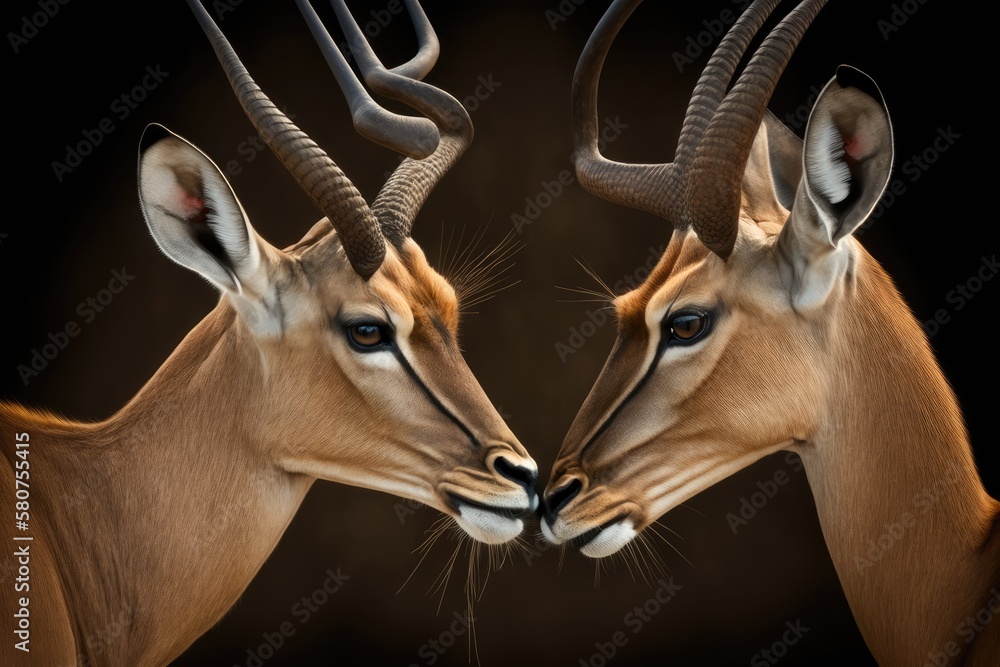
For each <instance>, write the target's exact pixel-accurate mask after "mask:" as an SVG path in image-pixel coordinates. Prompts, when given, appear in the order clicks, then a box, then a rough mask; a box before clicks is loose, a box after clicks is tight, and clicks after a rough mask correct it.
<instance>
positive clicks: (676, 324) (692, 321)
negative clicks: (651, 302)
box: [667, 312, 709, 343]
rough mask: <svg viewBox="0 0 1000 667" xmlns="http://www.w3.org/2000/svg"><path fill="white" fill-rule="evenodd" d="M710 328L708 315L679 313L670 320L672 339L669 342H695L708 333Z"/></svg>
mask: <svg viewBox="0 0 1000 667" xmlns="http://www.w3.org/2000/svg"><path fill="white" fill-rule="evenodd" d="M708 327H709V315H708V313H701V312H686V313H679V314H677V315H674V316H673V317H672V318H671V320H670V338H669V340H668V341H667V342H668V343H669V342H677V343H691V342H694V341H696V340H698V339H699V338H701V337H702V336H704V335H705V333H707V332H708Z"/></svg>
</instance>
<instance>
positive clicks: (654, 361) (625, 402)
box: [580, 278, 687, 463]
mask: <svg viewBox="0 0 1000 667" xmlns="http://www.w3.org/2000/svg"><path fill="white" fill-rule="evenodd" d="M686 286H687V278H685V279H684V282H683V283H681V287H680V289H679V290H677V294H675V295H674V298H673V300H672V301H671V302H670V305H668V306H667V310H666V314H667V315H669V314H670V312H671V311H672V310H673V308H674V304H676V303H677V300H678V299H679V298H680V297H681V295H682V294H684V288H685V287H686ZM643 326H645V318H643ZM666 349H667V346H666V345H664V344H663V340H662V337H661V340H660V341H659V343H658V344H657V346H656V353H655V354H654V355H653V359H652V361H651V362H650V364H649V367H648V368H647V369H646V371H645V372H644V373H643V375H642V378H641V379H640V380H639V382H637V383H636V385H635V386H634V387H632V390H631V391H630V392H629V393H628V394H626V396H625V398H624V399H622V401H621V403H619V404H618V405H617V406H615V409H614V410H612V411H611V414H610V415H608V418H607V419H605V420H604V423H603V424H601V426H600V427H599V428H598V429H597V430H596V431H594V435H592V436H591V437H590V438H589V439H588V440H587V442H586V443H585V444H584V445H583V447H582V448H581V449H580V462H581V463H582V461H583V456H584V454H586V452H587V449H588V448H589V447H590V446H591V445H592V444H594V442H595V441H596V440H597V438H598V437H600V435H601V434H602V433H604V432H605V431H606V430H608V428H610V426H611V424H612V422H614V420H615V418H617V417H618V415H619V414H620V413H621V411H622V410H623V409H624V408H625V406H626V405H628V403H629V401H631V400H632V399H633V398H634V397H635V396H636V395H637V394H638V393H639V391H640V390H641V389H642V388H643V387H644V386H646V383H647V382H648V381H649V378H651V377H652V376H653V372H654V371H655V370H656V367H657V365H658V364H659V363H660V359H662V358H663V354H664V352H666Z"/></svg>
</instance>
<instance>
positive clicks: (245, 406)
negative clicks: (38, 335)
mask: <svg viewBox="0 0 1000 667" xmlns="http://www.w3.org/2000/svg"><path fill="white" fill-rule="evenodd" d="M270 254H271V255H272V256H269V257H268V258H267V260H268V262H269V266H268V269H267V270H268V275H269V281H268V282H269V283H270V284H271V285H275V286H277V290H278V293H280V295H281V299H280V303H281V309H282V310H281V322H282V326H281V334H280V335H279V336H259V335H256V334H255V333H254V332H253V331H252V330H251V328H250V327H249V326H248V325H247V324H246V322H245V321H244V319H243V318H242V317H241V316H240V314H239V313H238V312H237V308H235V307H234V303H233V299H234V297H231V296H224V297H223V298H222V300H221V301H220V303H219V305H218V306H217V307H216V308H215V309H214V310H213V311H212V312H211V313H210V314H209V315H208V316H207V317H206V318H205V319H204V320H203V321H202V322H201V323H200V324H199V325H198V326H197V327H195V328H194V330H192V331H191V333H190V334H189V335H188V336H187V337H186V338H185V339H184V341H183V342H182V343H181V344H180V345H179V346H178V348H177V349H176V350H175V351H174V353H173V354H172V355H171V356H170V358H169V359H168V360H167V361H166V362H165V363H164V364H163V366H162V367H161V368H160V369H159V371H157V373H156V374H155V375H154V377H153V378H152V379H151V380H150V381H149V382H148V383H147V384H146V385H145V386H144V387H143V388H142V389H141V390H140V392H139V393H138V394H137V395H136V396H135V397H134V398H133V399H132V400H131V401H130V402H129V403H128V404H127V405H126V406H124V407H123V408H122V409H121V410H119V411H118V412H117V413H115V414H114V415H112V416H111V417H109V418H108V419H106V420H104V421H100V422H96V423H80V422H75V421H71V420H68V419H63V418H60V417H58V416H55V415H53V414H51V413H47V412H39V411H33V410H30V409H28V408H25V407H23V406H20V405H16V404H9V403H2V404H0V450H2V451H3V455H4V458H5V461H6V465H4V466H0V468H2V470H3V472H2V473H0V474H2V476H3V497H4V498H13V494H14V488H13V484H14V482H13V478H12V475H11V468H13V466H14V463H15V460H16V459H15V454H14V451H15V450H14V441H15V434H16V433H28V434H29V436H30V443H31V445H30V455H29V460H30V465H31V467H30V472H31V510H32V515H31V522H30V525H31V531H30V534H31V535H32V536H33V537H34V542H32V543H31V545H32V546H31V549H32V554H33V556H32V561H31V568H32V580H31V582H32V589H31V593H30V594H31V609H32V613H33V616H32V619H33V626H32V627H33V630H34V632H33V634H32V642H31V653H30V655H25V654H21V653H20V652H17V653H16V654H15V652H14V651H13V649H12V642H11V641H10V640H9V639H8V640H6V641H5V642H4V644H3V648H2V649H0V662H2V663H3V664H4V665H13V664H21V663H26V664H27V663H28V662H30V664H46V665H71V664H84V663H85V664H89V665H140V664H141V665H163V664H167V663H168V662H170V661H171V660H172V659H173V658H175V657H176V656H178V655H179V654H180V653H181V652H182V651H183V650H184V649H185V648H187V647H188V646H189V645H190V644H191V643H192V642H193V641H194V640H195V639H196V638H197V637H198V636H199V635H201V634H202V633H204V632H205V631H206V630H208V629H209V628H210V627H211V626H212V625H213V624H214V623H216V622H217V621H218V620H219V619H220V618H221V617H222V615H223V614H224V613H225V612H226V611H227V610H228V609H229V608H230V607H231V606H232V604H233V603H234V602H235V601H236V599H237V598H238V597H239V595H240V594H241V593H242V591H243V590H244V589H245V588H246V586H247V585H248V584H249V582H250V580H251V579H252V578H253V576H254V575H255V574H256V573H257V571H258V570H259V568H260V567H261V565H262V564H263V562H264V560H265V559H266V558H267V556H268V554H270V552H271V551H272V549H273V548H274V547H275V545H276V544H277V542H278V539H279V538H280V537H281V535H282V533H283V532H284V530H285V528H286V527H287V526H288V523H289V521H290V520H291V518H292V516H293V515H294V514H295V511H296V510H297V508H298V506H299V504H300V503H301V501H302V499H303V497H304V496H305V494H306V492H307V491H308V490H309V488H310V486H311V485H312V483H313V481H314V480H315V479H316V478H324V479H330V480H334V481H340V482H344V483H348V484H354V485H359V486H364V487H368V488H374V489H380V490H384V491H388V492H390V493H396V494H398V495H403V496H406V497H410V498H413V499H416V500H418V501H421V502H423V503H426V504H428V505H431V506H433V507H436V508H437V509H439V510H441V511H442V512H445V513H447V514H449V515H452V516H457V514H458V512H457V510H456V509H455V507H454V506H453V504H452V502H451V500H450V498H449V496H448V493H449V492H458V493H460V494H461V495H462V496H464V497H466V498H468V499H470V500H473V501H476V502H480V503H483V504H490V505H501V506H507V507H515V506H523V505H525V504H526V503H527V499H526V498H525V492H524V489H523V488H521V487H520V486H519V485H517V484H515V483H514V482H512V481H510V480H508V479H506V478H504V477H502V476H500V475H498V474H496V473H495V470H494V469H493V467H492V466H493V462H494V461H495V460H496V457H497V456H499V455H500V454H503V455H504V456H505V457H506V458H507V459H508V460H509V461H511V462H513V463H515V464H520V465H525V466H530V467H534V462H532V461H531V459H530V457H528V455H527V453H526V452H525V451H524V449H523V447H521V445H520V443H518V442H517V439H516V438H515V437H514V435H513V434H512V433H511V432H510V430H509V429H508V428H507V426H506V425H505V424H504V422H503V420H502V419H501V418H500V416H499V414H497V412H496V410H494V409H493V407H492V405H491V403H490V401H489V399H488V398H487V397H486V395H485V394H484V393H483V391H482V389H481V388H480V386H479V384H478V383H477V382H476V380H475V378H474V377H473V376H472V373H471V372H470V371H469V369H468V366H467V365H466V364H465V362H464V360H463V359H462V357H461V354H460V353H459V351H458V347H457V342H456V340H455V338H456V336H457V326H458V316H457V308H458V306H457V303H456V300H455V296H454V292H453V291H452V290H451V287H450V286H449V285H448V284H447V282H446V281H445V280H444V279H443V278H442V277H441V276H439V275H438V274H437V273H435V272H434V271H433V269H431V268H430V267H429V266H428V264H427V262H426V260H425V258H424V256H423V254H422V252H421V251H420V249H419V248H418V247H417V246H416V244H415V243H413V242H412V241H410V240H407V241H406V244H405V245H404V247H403V248H402V250H401V251H398V252H397V251H395V250H393V249H390V252H389V254H388V256H387V257H386V260H385V263H384V265H383V267H382V269H380V271H379V272H378V273H376V274H375V276H373V278H372V279H371V280H370V281H368V282H365V281H363V280H361V279H360V278H359V277H358V276H357V274H356V273H354V272H353V270H352V269H351V267H350V266H349V265H348V264H347V262H346V261H345V259H344V257H343V253H342V250H341V248H340V245H339V242H338V241H337V238H336V235H335V234H333V233H332V231H331V229H330V226H329V223H327V222H325V221H323V222H321V223H319V224H318V225H317V226H316V227H315V228H314V229H313V230H312V231H311V232H310V233H309V234H308V235H307V236H306V237H305V238H304V239H303V240H302V241H301V242H300V243H299V244H297V245H296V246H293V247H292V248H289V249H286V251H284V252H283V253H279V252H274V253H270ZM240 298H243V297H240ZM359 308H360V309H362V310H363V311H364V312H375V313H379V312H387V313H389V314H390V315H391V317H392V318H394V324H395V325H396V329H397V333H398V336H399V341H400V345H401V347H404V348H405V350H404V351H405V354H406V358H407V360H408V362H409V363H410V364H411V365H412V367H413V370H414V372H415V373H416V374H417V375H418V376H420V377H421V379H422V380H423V382H424V383H425V384H426V386H427V387H428V389H429V391H430V392H431V393H432V394H433V395H434V397H435V398H436V399H437V400H438V401H440V403H441V404H442V405H443V406H445V407H446V408H447V409H448V410H450V412H451V413H452V415H454V416H455V417H456V418H457V419H458V420H460V421H461V422H462V423H463V424H464V425H465V426H466V427H467V428H468V429H469V431H470V432H471V433H472V434H473V436H474V437H476V438H477V439H478V440H479V441H480V442H481V443H482V446H481V447H480V446H477V445H474V444H473V443H471V442H470V441H469V437H468V436H467V434H465V433H463V431H462V430H461V429H460V428H459V427H458V426H457V425H456V424H455V423H454V420H452V419H449V418H447V417H446V416H445V415H444V414H443V413H442V411H441V410H440V409H439V408H438V407H437V406H435V405H434V404H433V403H432V401H431V400H430V399H429V397H428V396H427V394H426V393H425V392H424V390H423V389H421V388H420V387H419V386H418V385H417V384H416V383H415V382H414V381H413V379H412V378H411V377H409V376H408V375H407V373H405V372H404V371H403V370H401V369H400V368H399V367H398V366H397V365H396V363H395V362H394V361H392V360H391V359H385V360H383V362H380V364H381V365H378V364H377V365H374V366H372V365H366V364H367V361H368V360H366V359H363V358H360V357H361V356H363V355H358V353H356V352H352V351H351V350H349V349H348V346H347V343H346V339H345V335H344V332H343V330H342V328H341V327H340V324H339V323H338V322H337V319H336V318H337V317H338V315H340V314H342V313H343V312H344V311H345V310H350V309H359ZM436 323H441V325H442V326H441V327H438V326H437V325H436ZM380 354H382V353H380ZM385 354H387V355H388V353H385ZM3 591H4V592H3V597H2V600H3V608H4V609H5V610H8V611H9V610H12V609H15V600H14V599H13V587H12V586H11V585H9V582H7V583H5V585H4V586H3Z"/></svg>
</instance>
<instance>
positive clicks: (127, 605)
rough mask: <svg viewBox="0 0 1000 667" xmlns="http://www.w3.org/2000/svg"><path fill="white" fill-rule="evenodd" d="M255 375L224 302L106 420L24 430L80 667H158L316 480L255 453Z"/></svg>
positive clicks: (240, 586)
mask: <svg viewBox="0 0 1000 667" xmlns="http://www.w3.org/2000/svg"><path fill="white" fill-rule="evenodd" d="M262 373H263V370H262V369H261V363H260V360H259V357H258V354H257V348H256V346H255V344H254V342H253V340H252V338H251V336H250V334H249V332H247V331H246V329H245V325H243V323H242V321H241V320H240V319H239V318H236V317H233V312H232V310H231V308H229V307H228V306H227V305H226V304H225V303H224V302H223V304H220V306H219V307H218V308H216V309H215V310H214V311H213V312H212V313H211V314H210V315H209V316H208V317H207V318H205V320H203V321H202V323H201V324H199V325H198V326H197V327H196V328H195V329H194V330H193V331H192V332H191V333H190V334H189V335H188V336H187V338H185V340H184V341H183V342H182V343H181V345H180V346H179V347H178V348H177V349H176V351H175V352H174V353H173V354H172V355H171V357H170V358H169V359H168V360H167V361H166V362H165V363H164V364H163V366H162V367H161V368H160V370H159V371H158V372H157V373H156V375H155V376H154V377H153V378H152V379H151V380H150V381H149V382H148V383H147V384H146V386H145V387H143V389H142V390H141V391H140V392H139V393H138V394H137V395H136V396H135V398H133V399H132V400H131V401H130V402H129V403H128V405H126V406H125V407H124V408H123V409H122V410H121V411H119V412H118V413H117V414H115V415H114V416H113V417H111V418H110V419H108V420H107V421H105V422H102V423H99V424H94V425H67V424H64V423H61V422H56V421H55V420H50V423H48V424H46V423H42V422H40V423H37V424H34V425H26V426H25V427H23V428H22V430H27V431H29V432H30V434H31V437H32V441H33V443H35V442H37V443H38V446H37V447H36V446H35V445H34V444H33V445H32V446H33V448H34V450H35V451H34V452H33V456H36V457H37V460H36V463H33V466H34V467H33V472H32V480H33V482H34V483H35V484H36V487H37V488H39V492H38V493H39V494H42V495H43V497H46V498H47V501H46V503H45V507H44V509H41V510H40V511H41V512H44V513H47V514H48V516H44V514H43V517H44V518H43V519H42V520H43V522H44V525H45V526H55V527H58V529H52V530H48V531H46V532H47V534H46V536H45V539H46V540H48V541H49V542H50V543H51V544H52V545H53V550H54V552H55V554H56V560H57V564H58V568H59V570H60V576H61V583H62V586H63V587H64V589H65V596H66V601H67V605H68V606H69V608H70V616H71V618H73V619H74V621H75V624H76V632H77V641H78V643H79V646H80V649H81V651H82V652H83V653H84V654H88V655H89V657H90V658H91V662H90V663H87V664H165V663H166V662H168V661H169V660H170V659H172V658H174V657H176V656H177V655H178V654H180V653H181V652H182V651H183V650H184V649H185V648H187V646H189V645H190V644H191V643H192V642H193V641H194V640H195V639H196V638H197V637H198V636H199V635H201V634H202V633H204V632H205V631H207V630H208V629H209V628H210V627H211V626H212V625H213V624H214V623H216V622H217V621H218V620H219V619H220V618H221V617H222V615H223V614H224V613H225V612H226V611H227V610H228V609H229V608H230V607H231V606H232V605H233V604H234V603H235V602H236V600H237V598H238V597H239V595H240V594H241V593H242V592H243V591H244V590H245V588H246V587H247V585H248V584H249V583H250V580H251V579H252V578H253V576H254V575H255V574H256V573H257V571H258V570H259V568H260V567H261V565H262V564H263V562H264V560H265V559H266V558H267V556H268V555H269V554H270V553H271V551H272V550H273V549H274V547H275V546H276V544H277V542H278V540H279V538H280V537H281V535H282V533H283V532H284V530H285V528H286V527H287V525H288V523H289V522H290V521H291V519H292V517H293V515H294V514H295V511H296V510H297V508H298V506H299V504H300V503H301V501H302V499H303V498H304V496H305V493H306V491H308V489H309V486H310V485H311V483H312V478H307V477H304V476H291V475H288V474H287V473H284V472H282V471H279V470H277V469H276V468H275V467H273V465H271V464H270V462H269V461H268V460H267V459H266V458H265V457H264V456H261V455H259V454H258V452H260V451H263V449H264V447H265V446H266V445H267V444H269V443H258V442H256V439H255V433H259V432H261V430H262V429H259V428H258V422H259V420H260V418H261V417H260V415H261V414H262V413H264V410H262V409H261V401H262V400H263V395H262V394H263V391H264V390H263V389H262V387H263V386H264V382H263V381H262V378H261V375H262ZM32 429H34V430H32ZM35 471H37V472H35ZM72 527H76V528H75V529H74V528H72ZM109 628H110V629H112V630H114V629H117V632H111V631H109ZM88 637H91V638H94V637H97V638H103V639H104V641H101V642H99V643H96V644H94V645H93V646H90V647H88V643H87V638H88Z"/></svg>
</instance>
